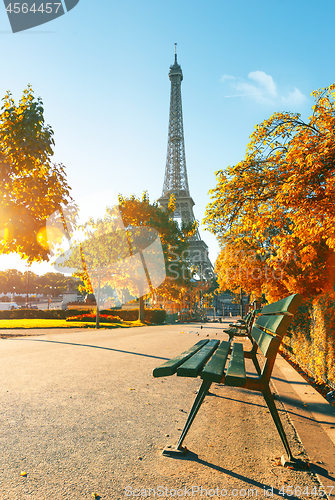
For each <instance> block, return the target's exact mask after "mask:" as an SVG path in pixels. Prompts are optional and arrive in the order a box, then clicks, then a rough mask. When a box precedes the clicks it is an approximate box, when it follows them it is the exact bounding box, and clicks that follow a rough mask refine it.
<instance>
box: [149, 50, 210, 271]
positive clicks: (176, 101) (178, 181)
mask: <svg viewBox="0 0 335 500" xmlns="http://www.w3.org/2000/svg"><path fill="white" fill-rule="evenodd" d="M169 78H170V81H171V100H170V119H169V135H168V147H167V156H166V167H165V177H164V184H163V193H162V196H161V198H159V199H158V201H159V203H160V205H161V207H162V208H163V209H165V210H166V209H167V207H168V204H169V199H170V196H171V194H174V195H175V197H176V204H175V211H174V214H173V218H174V219H175V220H178V221H179V222H186V223H188V222H194V221H195V218H194V213H193V206H194V201H193V199H192V198H191V195H190V190H189V187H188V180H187V171H186V159H185V145H184V130H183V113H182V106H181V82H182V80H183V72H182V70H181V67H180V65H179V64H178V62H177V44H175V55H174V64H173V65H172V66H170V71H169ZM189 251H190V259H192V262H193V263H194V265H195V266H197V267H198V276H200V279H203V277H204V276H205V279H207V277H210V276H211V275H212V272H213V266H212V264H211V262H210V260H209V257H208V246H207V245H206V243H205V242H204V241H203V240H202V239H201V237H200V234H199V230H197V231H196V233H195V234H194V235H193V236H192V237H191V238H190V239H189ZM206 276H207V277H206Z"/></svg>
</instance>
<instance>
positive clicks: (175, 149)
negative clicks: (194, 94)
mask: <svg viewBox="0 0 335 500" xmlns="http://www.w3.org/2000/svg"><path fill="white" fill-rule="evenodd" d="M169 78H170V81H171V98H170V118H169V135H168V147H167V155H166V168H165V178H164V184H163V192H162V197H169V196H170V195H171V194H172V193H173V194H175V195H176V197H179V196H190V191H189V187H188V180H187V171H186V158H185V144H184V128H183V112H182V103H181V82H182V80H183V72H182V70H181V67H180V65H179V64H178V62H177V44H176V43H175V56H174V64H173V65H172V66H170V71H169Z"/></svg>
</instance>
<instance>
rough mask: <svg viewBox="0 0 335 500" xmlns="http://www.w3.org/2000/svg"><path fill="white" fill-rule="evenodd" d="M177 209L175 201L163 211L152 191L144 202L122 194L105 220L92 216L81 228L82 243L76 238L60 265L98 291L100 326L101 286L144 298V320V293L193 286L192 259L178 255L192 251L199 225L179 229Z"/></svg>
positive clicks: (171, 292) (141, 310)
mask: <svg viewBox="0 0 335 500" xmlns="http://www.w3.org/2000/svg"><path fill="white" fill-rule="evenodd" d="M173 212H174V201H173V199H172V200H171V204H170V206H169V207H168V209H167V211H164V210H163V209H162V208H161V207H160V206H159V205H158V203H150V201H149V197H148V195H147V193H144V195H143V197H142V199H141V200H140V199H139V198H136V197H135V196H131V197H130V198H125V197H123V196H121V195H120V196H119V205H118V206H116V207H114V208H107V209H106V214H105V217H104V219H99V220H97V221H94V220H93V219H90V220H89V221H87V223H86V224H84V225H83V226H82V227H81V230H82V232H83V235H84V238H82V240H83V241H81V242H79V241H78V242H72V246H71V249H70V251H69V252H68V253H67V254H65V255H64V256H63V257H62V258H61V260H60V261H59V262H60V264H59V268H61V266H65V267H68V268H71V267H72V268H75V269H76V270H77V271H76V273H75V275H76V276H78V277H80V278H81V279H82V280H83V281H84V283H85V286H86V288H87V289H89V290H90V291H92V290H93V289H95V290H97V294H98V297H97V327H98V326H99V294H100V289H101V288H102V287H104V286H106V285H111V286H113V288H115V289H117V290H120V291H121V292H122V293H123V294H124V293H125V291H126V292H127V294H128V296H136V297H139V319H140V320H141V321H143V320H144V302H143V296H145V295H149V294H151V293H154V290H155V293H157V294H159V295H163V296H169V297H175V298H178V293H179V295H180V297H181V295H182V288H183V287H184V288H185V286H191V279H190V278H191V273H185V269H184V268H185V267H186V265H188V266H189V267H190V263H189V261H187V259H184V260H181V259H180V258H179V256H181V255H182V254H183V252H184V251H186V250H187V248H188V242H187V238H188V237H189V236H191V235H192V234H194V232H195V230H196V225H195V224H187V225H183V226H182V227H181V228H180V227H179V226H178V224H177V222H175V221H174V220H173V219H172V214H173ZM158 235H159V239H157V236H158ZM171 248H173V251H171ZM161 250H163V252H162V251H161ZM176 256H177V257H178V259H176V258H175V257H176ZM62 260H63V262H61V261H62ZM171 263H176V264H177V269H178V270H179V271H176V269H175V268H174V269H173V271H174V272H173V273H172V272H171V270H170V268H169V266H170V264H171ZM183 267H184V268H183ZM165 276H166V277H165ZM164 278H165V279H164ZM158 285H159V286H158ZM178 289H179V290H178Z"/></svg>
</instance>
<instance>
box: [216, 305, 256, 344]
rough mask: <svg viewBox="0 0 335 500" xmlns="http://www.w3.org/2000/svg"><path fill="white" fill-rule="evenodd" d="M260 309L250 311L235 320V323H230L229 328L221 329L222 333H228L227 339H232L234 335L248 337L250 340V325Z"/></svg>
mask: <svg viewBox="0 0 335 500" xmlns="http://www.w3.org/2000/svg"><path fill="white" fill-rule="evenodd" d="M260 311H261V309H257V310H254V311H250V312H248V314H247V315H246V316H245V317H244V318H242V319H240V320H238V321H236V322H235V323H230V325H229V328H228V329H225V330H223V332H224V333H227V334H228V335H229V341H232V340H233V338H234V337H249V339H250V340H251V337H250V333H251V329H252V325H253V323H254V319H255V316H256V314H258V313H259V312H260Z"/></svg>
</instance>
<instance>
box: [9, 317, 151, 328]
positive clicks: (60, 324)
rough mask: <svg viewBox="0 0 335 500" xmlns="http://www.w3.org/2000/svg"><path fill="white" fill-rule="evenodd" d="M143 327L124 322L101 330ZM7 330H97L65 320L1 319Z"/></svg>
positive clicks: (102, 324)
mask: <svg viewBox="0 0 335 500" xmlns="http://www.w3.org/2000/svg"><path fill="white" fill-rule="evenodd" d="M131 326H142V323H141V322H140V321H123V322H122V323H102V322H100V328H129V327H131ZM5 328H10V329H13V328H95V323H92V322H82V321H66V320H65V319H1V320H0V330H1V329H5Z"/></svg>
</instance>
